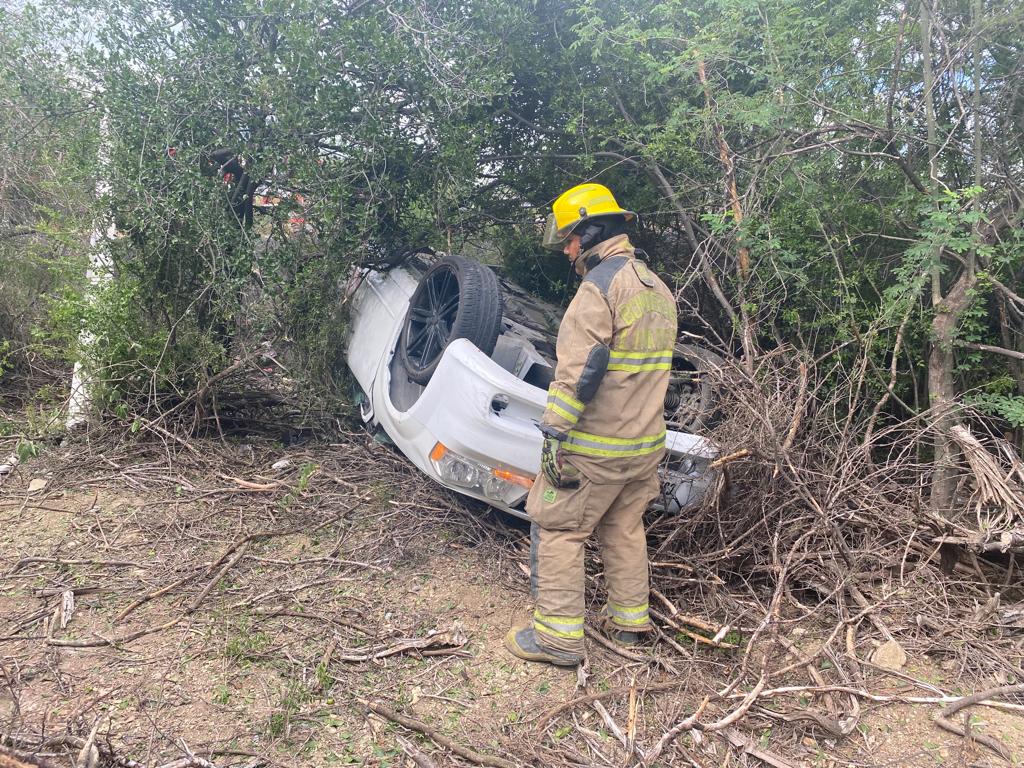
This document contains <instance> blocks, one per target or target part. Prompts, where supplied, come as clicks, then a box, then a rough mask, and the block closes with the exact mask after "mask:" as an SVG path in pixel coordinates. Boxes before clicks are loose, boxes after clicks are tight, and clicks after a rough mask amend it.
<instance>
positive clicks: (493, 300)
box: [398, 256, 502, 384]
mask: <svg viewBox="0 0 1024 768" xmlns="http://www.w3.org/2000/svg"><path fill="white" fill-rule="evenodd" d="M501 313H502V300H501V289H500V288H499V287H498V278H497V276H496V275H495V274H494V272H493V271H491V269H489V268H488V267H485V266H484V265H483V264H478V263H477V262H475V261H470V260H468V259H463V258H461V257H459V256H446V257H445V258H444V259H442V260H441V261H439V262H438V263H437V264H434V265H433V266H432V267H431V268H430V269H429V270H427V272H426V274H425V275H423V278H422V279H421V280H420V282H419V285H417V286H416V290H415V291H413V294H412V296H411V297H410V298H409V310H408V312H406V315H405V321H404V323H403V325H402V334H401V337H400V338H399V341H398V356H399V359H400V360H401V363H402V366H403V367H404V368H405V372H406V373H407V374H408V376H409V378H410V379H412V380H413V381H415V382H416V383H417V384H426V383H427V382H428V381H430V377H431V376H433V375H434V371H435V370H436V369H437V365H438V363H440V362H441V357H442V354H443V353H444V350H445V348H447V346H448V345H449V344H450V343H451V342H453V341H454V340H455V339H469V340H470V341H471V342H473V344H474V345H475V346H476V347H478V348H479V349H480V351H481V352H483V353H484V354H485V355H488V356H490V354H491V353H492V352H493V351H494V344H495V342H496V341H497V339H498V333H499V332H500V331H501Z"/></svg>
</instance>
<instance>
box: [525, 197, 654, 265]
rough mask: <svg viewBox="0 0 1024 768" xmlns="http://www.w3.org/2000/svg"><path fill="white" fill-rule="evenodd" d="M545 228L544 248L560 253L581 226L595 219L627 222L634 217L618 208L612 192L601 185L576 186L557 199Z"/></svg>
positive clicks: (634, 215) (630, 212) (634, 216)
mask: <svg viewBox="0 0 1024 768" xmlns="http://www.w3.org/2000/svg"><path fill="white" fill-rule="evenodd" d="M551 211H552V212H551V213H549V214H548V220H547V223H546V224H545V226H544V243H543V245H544V247H545V248H547V249H548V250H551V251H560V250H562V248H564V247H565V242H566V240H568V239H569V236H570V235H571V234H572V233H573V231H574V230H575V229H576V227H578V226H579V225H580V224H581V223H582V222H584V221H585V220H587V219H593V218H596V217H598V216H613V215H619V216H625V217H626V221H631V220H633V219H635V218H636V214H635V213H633V212H632V211H627V210H625V209H624V208H620V207H619V204H618V203H617V202H616V201H615V196H614V195H613V194H612V192H611V190H610V189H608V187H606V186H604V185H603V184H578V185H577V186H575V187H573V188H572V189H570V190H567V191H565V192H563V193H562V194H560V195H559V196H558V199H557V200H555V202H554V203H552V205H551Z"/></svg>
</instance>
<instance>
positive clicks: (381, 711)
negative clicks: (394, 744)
mask: <svg viewBox="0 0 1024 768" xmlns="http://www.w3.org/2000/svg"><path fill="white" fill-rule="evenodd" d="M358 701H359V703H360V704H362V705H363V706H364V707H365V708H366V709H368V710H369V711H370V712H373V713H374V714H376V715H380V716H381V717H383V718H384V719H385V720H390V721H391V722H393V723H398V724H399V725H401V726H404V727H405V728H408V729H410V730H413V731H417V732H418V733H422V734H423V735H424V736H426V737H427V738H428V739H430V740H431V741H433V742H435V743H437V744H440V745H441V746H442V747H444V748H445V749H447V750H450V751H452V752H454V753H455V754H456V755H458V756H459V757H462V758H464V759H466V760H469V761H470V762H471V763H475V764H476V765H489V766H493V768H516V764H515V763H512V762H509V761H508V760H503V759H502V758H500V757H491V756H490V755H483V754H480V753H479V752H475V751H474V750H472V749H469V748H468V747H464V746H462V745H461V744H458V743H456V742H454V741H452V740H451V739H450V738H448V737H447V736H445V735H444V734H443V733H440V732H438V731H437V730H436V729H434V728H431V727H430V726H429V725H427V724H426V723H422V722H420V721H419V720H415V719H414V718H411V717H406V716H405V715H400V714H398V713H397V712H395V711H394V710H391V709H388V708H387V707H385V706H384V705H383V704H377V703H375V702H372V701H366V700H365V699H358Z"/></svg>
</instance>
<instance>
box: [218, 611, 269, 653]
mask: <svg viewBox="0 0 1024 768" xmlns="http://www.w3.org/2000/svg"><path fill="white" fill-rule="evenodd" d="M269 646H270V635H268V634H267V633H266V632H253V631H251V629H250V627H249V623H248V622H247V621H243V622H241V623H240V624H239V625H238V626H237V627H236V628H235V633H234V634H233V635H232V636H231V637H228V638H227V642H225V644H224V655H225V656H226V657H227V658H228V659H229V660H231V661H233V662H235V663H236V664H247V663H250V662H253V661H257V660H258V659H259V656H260V654H261V653H263V652H264V651H265V650H266V649H267V648H268V647H269Z"/></svg>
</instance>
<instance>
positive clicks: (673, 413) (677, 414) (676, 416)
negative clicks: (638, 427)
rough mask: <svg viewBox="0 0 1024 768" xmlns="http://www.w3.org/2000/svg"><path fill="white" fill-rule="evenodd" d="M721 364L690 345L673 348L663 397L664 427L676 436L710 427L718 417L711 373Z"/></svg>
mask: <svg viewBox="0 0 1024 768" xmlns="http://www.w3.org/2000/svg"><path fill="white" fill-rule="evenodd" d="M724 364H725V361H724V360H723V359H722V358H721V357H720V356H719V355H717V354H715V353H714V352H711V351H709V350H707V349H704V348H703V347H698V346H695V345H693V344H676V346H675V350H674V352H673V354H672V374H671V377H670V379H669V388H668V392H667V393H666V395H665V423H666V426H668V428H669V429H674V430H676V431H677V432H691V433H695V432H699V431H700V430H701V429H706V428H707V427H710V426H712V424H713V423H714V420H715V417H716V416H717V415H718V392H717V391H716V389H715V382H714V377H713V376H711V375H709V374H710V373H711V372H712V371H714V370H716V369H718V370H720V369H721V368H722V367H723V366H724Z"/></svg>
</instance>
